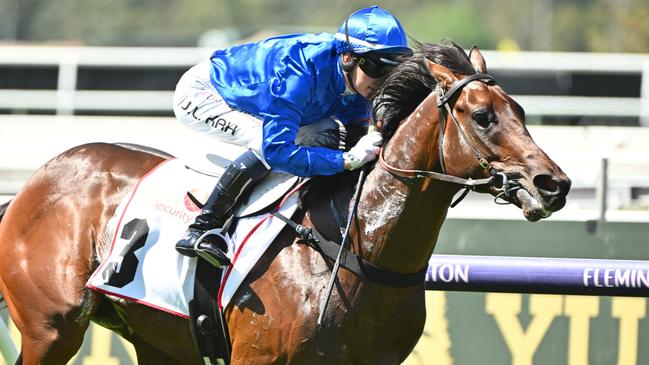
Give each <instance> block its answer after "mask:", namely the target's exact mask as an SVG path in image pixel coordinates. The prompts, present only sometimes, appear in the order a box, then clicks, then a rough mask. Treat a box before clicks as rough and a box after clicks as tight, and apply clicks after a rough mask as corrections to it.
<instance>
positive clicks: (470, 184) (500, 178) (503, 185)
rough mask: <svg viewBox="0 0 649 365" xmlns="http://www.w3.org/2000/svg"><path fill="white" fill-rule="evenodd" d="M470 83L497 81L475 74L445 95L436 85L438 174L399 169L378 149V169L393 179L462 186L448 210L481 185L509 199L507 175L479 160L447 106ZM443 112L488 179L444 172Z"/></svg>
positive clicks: (444, 121) (478, 153)
mask: <svg viewBox="0 0 649 365" xmlns="http://www.w3.org/2000/svg"><path fill="white" fill-rule="evenodd" d="M472 81H480V82H482V83H485V84H487V83H495V82H496V80H494V78H493V77H491V76H490V75H487V74H475V75H470V76H467V77H465V78H463V79H462V80H459V81H458V82H456V83H454V84H453V85H452V86H451V88H450V89H449V90H448V91H446V92H444V89H443V88H442V87H440V86H439V84H438V86H437V88H436V89H435V91H434V92H435V96H436V99H437V108H438V109H439V134H438V138H439V140H438V146H439V164H440V170H441V172H435V171H427V170H409V169H400V168H397V167H394V166H392V165H390V164H389V163H388V162H387V161H385V158H384V157H383V149H381V152H380V153H379V163H380V164H381V166H382V167H383V168H384V169H385V170H387V171H388V172H390V173H391V174H393V175H395V176H399V177H403V178H407V179H420V178H432V179H435V180H439V181H444V182H448V183H452V184H455V185H460V186H462V187H463V188H464V192H463V193H462V194H461V195H460V196H459V197H458V198H457V199H456V200H455V201H454V202H453V203H452V204H451V207H455V206H456V205H458V204H459V203H460V202H461V201H462V199H464V197H466V195H467V194H468V193H469V191H470V190H475V189H476V188H477V187H478V186H483V185H489V186H494V187H496V188H497V189H499V190H502V191H503V192H504V194H505V195H506V196H508V192H509V190H510V188H509V186H508V180H507V176H505V174H503V173H499V172H497V171H496V169H495V168H494V167H493V166H491V163H489V161H487V159H485V158H484V157H482V155H481V154H480V152H479V151H478V150H477V149H476V148H475V146H473V144H472V143H471V141H470V140H469V139H468V138H467V136H466V134H465V133H464V130H463V129H462V127H461V126H460V123H459V122H458V121H457V119H456V118H455V115H454V114H453V110H452V109H451V107H450V105H449V102H450V99H451V98H452V97H453V96H455V94H457V93H459V92H460V90H462V88H464V87H465V86H466V85H467V84H469V83H470V82H472ZM446 113H448V115H450V117H451V120H452V121H453V123H454V124H455V127H456V128H457V130H458V132H459V133H460V138H462V139H463V140H464V141H465V142H466V144H467V145H468V146H469V147H470V148H471V151H472V152H473V154H474V155H475V157H476V159H477V161H478V164H479V165H480V167H482V168H483V169H485V170H487V171H488V172H489V175H490V176H489V177H487V178H483V179H477V180H474V179H471V178H468V179H465V178H462V177H457V176H453V175H449V174H447V173H446V166H445V165H444V131H445V129H446V117H445V114H446Z"/></svg>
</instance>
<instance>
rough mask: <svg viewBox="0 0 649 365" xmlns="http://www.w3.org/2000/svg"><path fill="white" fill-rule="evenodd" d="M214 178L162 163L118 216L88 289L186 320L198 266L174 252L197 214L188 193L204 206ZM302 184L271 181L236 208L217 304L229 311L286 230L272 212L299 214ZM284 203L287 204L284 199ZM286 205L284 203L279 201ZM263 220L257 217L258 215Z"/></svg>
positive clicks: (275, 176) (282, 178) (285, 178)
mask: <svg viewBox="0 0 649 365" xmlns="http://www.w3.org/2000/svg"><path fill="white" fill-rule="evenodd" d="M217 179H218V175H217V176H214V175H212V176H210V175H207V174H205V173H199V172H197V171H195V170H193V169H190V168H188V167H186V165H185V163H184V162H183V161H181V160H178V159H171V160H167V161H165V162H162V163H161V164H160V165H158V166H157V167H156V168H155V169H153V170H152V171H151V172H150V173H149V174H147V175H146V176H144V177H143V178H142V179H141V180H140V182H139V183H138V184H137V186H136V187H135V188H134V190H133V191H132V192H129V193H128V194H127V196H126V197H125V198H124V199H123V201H122V202H121V204H120V205H119V206H118V208H117V209H116V211H115V215H114V216H113V218H112V219H111V221H110V222H109V224H108V228H107V231H108V232H106V233H105V234H104V235H103V237H106V238H107V239H106V242H103V244H102V248H103V252H100V253H99V258H100V259H101V264H100V265H99V267H98V268H97V270H95V272H94V273H93V275H92V276H91V277H90V279H89V280H88V282H87V283H86V286H87V287H88V288H90V289H92V290H95V291H98V292H102V293H106V294H110V295H114V296H117V297H119V298H123V299H125V300H130V301H135V302H138V303H140V304H143V305H147V306H150V307H153V308H156V309H159V310H162V311H165V312H168V313H171V314H173V315H176V316H179V317H183V318H189V303H190V302H191V300H192V299H193V295H194V281H195V273H196V263H197V258H189V257H186V256H182V255H180V254H178V253H177V252H176V250H175V248H174V247H175V244H176V242H177V241H178V239H179V238H181V237H182V236H183V234H184V232H185V230H186V229H187V226H188V225H189V224H190V223H191V222H193V221H194V217H195V216H196V215H198V214H199V213H200V208H199V207H197V206H196V205H195V204H194V203H193V202H192V200H191V199H190V198H189V196H188V194H187V192H190V193H191V194H192V195H194V196H195V197H197V198H198V200H202V201H204V200H205V199H201V198H202V197H205V198H206V197H207V196H208V195H209V193H210V192H211V191H212V188H213V187H214V185H215V184H216V181H217ZM297 184H298V178H297V177H294V176H290V175H285V174H279V173H271V174H269V175H268V176H267V177H266V178H264V179H263V180H262V181H260V182H259V183H258V184H257V186H256V187H255V190H254V191H253V192H252V194H251V196H250V198H249V199H248V201H247V202H246V201H244V202H243V204H242V205H241V207H239V209H238V211H237V213H236V216H237V217H242V218H240V219H237V226H236V228H235V229H234V231H232V234H231V235H226V237H227V238H228V239H229V242H228V244H229V256H230V259H231V260H232V265H230V266H229V267H227V268H226V270H224V271H223V277H222V278H221V288H220V289H219V292H218V296H217V298H216V299H217V302H218V305H219V307H220V308H225V307H226V306H227V305H228V303H229V302H230V299H231V298H232V296H233V295H234V293H235V291H236V289H237V288H238V286H239V285H240V284H241V282H242V281H243V279H244V278H245V277H246V275H247V274H248V272H249V271H250V270H251V269H252V267H253V266H254V265H255V263H256V262H257V260H258V259H259V258H260V257H261V256H262V254H263V253H264V252H265V250H266V249H267V248H268V246H269V245H270V243H271V242H272V241H273V240H274V238H275V237H276V236H277V235H278V234H279V232H280V231H281V230H282V228H284V225H285V223H284V222H283V221H281V220H280V219H277V218H275V217H273V216H272V215H271V214H270V213H268V212H269V211H272V209H268V208H269V207H270V206H271V205H277V204H278V203H277V202H278V201H281V202H282V203H281V206H280V207H279V208H278V210H277V212H279V213H280V214H282V215H284V216H285V217H291V216H292V215H293V214H294V213H295V211H296V210H297V206H298V194H297V190H298V189H297V188H296V185H297ZM287 194H288V195H287ZM282 197H284V198H283V199H281V198H282ZM280 199H281V200H280ZM257 212H259V213H261V214H258V215H255V214H254V213H257Z"/></svg>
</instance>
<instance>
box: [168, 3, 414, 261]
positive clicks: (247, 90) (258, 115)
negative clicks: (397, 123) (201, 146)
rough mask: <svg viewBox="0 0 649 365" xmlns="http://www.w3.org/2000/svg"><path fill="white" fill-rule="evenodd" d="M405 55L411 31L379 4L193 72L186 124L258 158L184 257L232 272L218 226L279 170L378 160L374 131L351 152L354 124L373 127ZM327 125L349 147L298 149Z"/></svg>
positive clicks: (306, 171) (178, 95)
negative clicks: (384, 88) (375, 100)
mask: <svg viewBox="0 0 649 365" xmlns="http://www.w3.org/2000/svg"><path fill="white" fill-rule="evenodd" d="M404 54H405V55H409V54H412V51H411V50H410V49H409V48H408V43H407V37H406V33H405V31H404V29H403V27H402V26H401V24H400V23H399V21H398V20H397V19H396V18H395V17H394V16H393V15H392V14H390V13H389V12H388V11H386V10H385V9H382V8H380V7H378V6H376V5H375V6H371V7H369V8H365V9H361V10H358V11H356V12H354V13H353V14H351V15H350V16H349V17H348V18H347V19H346V20H345V21H344V22H343V23H342V25H341V26H340V28H339V29H338V32H337V33H336V34H328V33H321V34H291V35H283V36H277V37H273V38H270V39H266V40H263V41H260V42H257V43H247V44H242V45H236V46H232V47H229V48H226V49H222V50H217V51H215V52H214V53H213V54H212V55H211V57H210V58H209V59H208V60H205V61H203V62H201V63H199V64H197V65H196V66H194V67H192V68H191V69H190V70H189V71H187V72H186V73H185V74H184V75H183V77H182V78H181V79H180V81H179V82H178V85H177V87H176V92H175V94H174V113H175V115H176V117H177V118H178V119H179V120H180V121H181V122H182V123H184V124H186V125H188V126H189V127H191V128H193V129H196V130H199V131H201V132H204V133H208V134H210V135H212V136H214V137H216V138H218V139H219V140H221V141H225V142H229V143H234V144H237V145H242V146H245V147H248V151H247V152H245V153H244V154H243V155H241V156H240V157H239V158H238V159H236V160H235V161H233V162H232V163H231V164H230V165H229V166H228V167H226V169H225V171H224V173H223V176H222V177H221V178H220V180H219V181H218V183H217V184H216V187H215V189H214V191H213V192H212V194H211V195H210V197H209V198H208V200H207V203H206V204H205V206H204V207H203V209H202V212H201V214H200V215H198V216H197V217H196V219H195V221H194V223H193V224H191V225H190V226H189V228H188V230H187V233H186V235H185V237H184V238H183V239H181V240H180V241H179V242H178V243H177V244H176V250H177V251H178V252H179V253H181V254H183V255H186V256H190V257H194V256H196V255H197V253H198V254H199V255H200V257H203V258H205V259H206V260H208V261H209V262H210V263H211V264H213V265H215V266H217V267H222V266H227V265H229V264H230V261H229V259H228V258H227V256H226V255H225V252H224V251H225V250H226V249H227V245H225V240H224V238H223V237H222V236H221V235H220V234H219V233H214V232H215V231H214V229H216V228H221V227H222V226H223V224H224V223H225V221H226V219H227V218H228V216H229V214H230V212H231V211H232V210H233V208H234V206H235V205H236V203H237V201H238V199H239V197H240V196H241V195H243V194H244V193H245V192H246V190H247V189H249V188H250V187H251V186H252V185H253V184H254V183H255V182H256V181H258V180H259V179H261V178H262V177H264V176H265V175H266V173H267V172H268V171H269V170H270V169H271V168H272V169H273V170H275V171H280V172H284V173H288V174H292V175H297V176H315V175H333V174H336V173H339V172H342V171H344V170H354V169H357V168H359V167H361V166H363V165H364V164H366V163H368V162H370V161H372V160H374V159H375V158H376V155H377V153H378V150H379V146H380V144H381V143H382V138H381V135H380V133H379V132H370V133H368V134H367V135H365V136H363V137H362V138H361V139H360V140H359V141H358V142H357V144H356V145H355V146H354V147H353V148H351V149H350V150H349V151H348V152H343V150H342V148H344V143H342V142H344V131H345V128H344V126H345V125H348V124H349V123H359V122H360V123H367V120H368V118H369V111H370V105H369V102H368V100H367V97H368V95H369V93H370V92H371V91H372V89H373V88H374V87H376V86H378V85H377V83H378V82H379V81H378V80H380V79H382V78H383V76H385V75H387V73H388V72H389V71H390V70H391V69H393V68H394V67H395V65H396V64H397V63H398V62H397V61H396V56H398V55H404ZM323 122H324V123H329V124H333V126H334V128H333V129H335V130H336V131H341V132H342V133H343V135H342V138H339V142H338V143H339V144H340V146H341V147H338V146H336V148H338V149H334V148H325V147H319V146H304V145H299V144H298V143H297V141H296V136H298V131H299V130H300V128H301V127H303V126H307V125H311V124H314V123H323ZM341 139H342V142H341ZM209 230H211V231H210V232H208V233H207V234H206V232H207V231H209ZM217 232H218V230H217Z"/></svg>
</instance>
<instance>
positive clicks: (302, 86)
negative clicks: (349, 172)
mask: <svg viewBox="0 0 649 365" xmlns="http://www.w3.org/2000/svg"><path fill="white" fill-rule="evenodd" d="M297 59H299V58H297ZM287 63H288V64H287V66H286V68H284V69H282V70H281V71H276V73H275V75H274V76H273V77H272V79H271V81H270V83H269V87H270V98H269V100H268V104H267V105H266V106H265V108H264V110H263V111H262V113H261V114H262V116H263V118H264V123H263V141H262V152H263V154H264V158H265V159H266V161H267V162H268V164H269V165H270V166H271V167H272V168H273V169H274V170H276V171H281V172H285V173H289V174H292V175H296V176H314V175H333V174H336V173H339V172H342V171H343V170H344V163H343V153H342V151H337V150H333V149H328V148H324V147H305V146H298V145H296V144H295V137H296V136H297V132H298V130H299V128H300V120H301V119H302V115H303V114H304V109H305V106H306V105H307V102H308V101H309V100H310V98H311V93H312V92H313V87H312V83H313V81H312V80H313V77H312V76H311V75H310V74H309V73H308V72H306V71H305V70H304V68H303V67H301V65H300V64H299V63H298V62H296V58H293V57H292V59H291V60H287Z"/></svg>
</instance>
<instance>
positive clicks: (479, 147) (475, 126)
mask: <svg viewBox="0 0 649 365" xmlns="http://www.w3.org/2000/svg"><path fill="white" fill-rule="evenodd" d="M469 58H470V61H471V64H472V65H473V68H474V69H475V71H476V74H475V75H461V74H457V73H454V72H453V71H451V70H450V69H448V68H447V67H445V66H443V65H439V64H436V63H434V62H432V61H430V60H428V67H429V70H430V72H431V74H432V75H433V77H434V78H435V80H436V81H437V91H438V92H439V96H440V97H438V104H440V103H443V104H442V105H439V108H443V109H442V110H443V111H444V112H443V113H441V115H442V119H445V120H443V121H442V122H443V123H444V124H443V125H445V128H444V133H443V135H444V138H440V139H439V141H440V143H441V144H442V148H441V149H440V150H439V151H440V153H441V154H442V157H441V161H442V166H444V167H445V169H446V171H445V172H446V173H448V174H450V175H455V176H467V177H477V176H481V177H484V176H486V175H487V174H491V175H493V176H494V177H495V185H491V186H490V187H489V190H490V192H491V193H492V194H494V195H500V197H502V198H504V199H505V200H508V201H510V202H512V203H514V204H516V205H517V206H518V207H520V208H521V209H522V210H523V214H524V215H525V218H527V219H528V220H530V221H537V220H539V219H540V218H545V217H547V216H549V215H550V214H551V213H552V212H555V211H557V210H559V209H561V208H563V206H564V205H565V203H566V195H567V194H568V191H569V190H570V184H571V183H570V179H569V178H568V177H567V176H566V175H565V174H564V173H563V171H562V170H561V168H559V166H557V164H556V163H555V162H554V161H552V159H550V158H549V157H548V155H547V154H546V153H545V152H544V151H543V150H542V149H541V148H539V146H538V145H537V144H536V143H535V142H534V141H533V140H532V137H531V136H530V134H529V132H528V131H527V128H526V127H525V112H524V110H523V108H522V107H521V106H520V105H518V103H516V101H514V100H513V99H512V98H511V97H509V95H507V93H505V91H504V90H503V89H502V88H501V87H500V86H498V85H497V84H496V83H495V81H494V80H493V78H491V77H490V76H488V74H487V67H486V63H485V60H484V57H483V56H482V54H481V53H480V50H479V49H478V48H477V47H474V48H472V50H471V52H469ZM483 76H484V78H483ZM481 158H484V159H485V160H486V161H487V162H488V165H487V164H485V163H484V161H483V162H482V164H481V163H480V161H479V160H480V159H481Z"/></svg>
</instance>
